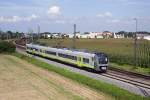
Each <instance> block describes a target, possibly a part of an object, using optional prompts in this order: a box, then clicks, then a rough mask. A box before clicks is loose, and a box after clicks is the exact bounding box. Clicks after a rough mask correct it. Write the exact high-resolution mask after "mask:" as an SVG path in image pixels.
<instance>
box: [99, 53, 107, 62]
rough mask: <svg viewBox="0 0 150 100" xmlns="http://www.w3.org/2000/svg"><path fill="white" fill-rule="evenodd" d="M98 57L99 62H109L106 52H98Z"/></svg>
mask: <svg viewBox="0 0 150 100" xmlns="http://www.w3.org/2000/svg"><path fill="white" fill-rule="evenodd" d="M97 57H98V63H99V64H107V63H108V57H107V55H106V54H104V53H99V54H97Z"/></svg>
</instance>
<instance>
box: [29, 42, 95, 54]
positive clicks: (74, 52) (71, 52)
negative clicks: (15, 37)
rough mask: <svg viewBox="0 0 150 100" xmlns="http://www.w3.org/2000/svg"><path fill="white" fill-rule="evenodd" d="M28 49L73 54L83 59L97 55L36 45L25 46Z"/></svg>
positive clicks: (83, 51)
mask: <svg viewBox="0 0 150 100" xmlns="http://www.w3.org/2000/svg"><path fill="white" fill-rule="evenodd" d="M26 45H27V46H29V47H33V48H37V49H41V48H42V49H44V50H49V51H54V52H58V53H65V54H74V55H79V56H83V57H94V56H95V55H97V53H94V52H87V51H86V50H76V49H68V48H52V47H48V46H40V45H37V44H26Z"/></svg>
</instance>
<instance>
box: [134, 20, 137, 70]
mask: <svg viewBox="0 0 150 100" xmlns="http://www.w3.org/2000/svg"><path fill="white" fill-rule="evenodd" d="M134 20H135V29H136V31H135V34H134V65H135V67H136V66H137V24H138V20H137V18H134Z"/></svg>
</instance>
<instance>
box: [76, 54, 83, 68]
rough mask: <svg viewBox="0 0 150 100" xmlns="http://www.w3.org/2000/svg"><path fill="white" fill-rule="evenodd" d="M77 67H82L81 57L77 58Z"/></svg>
mask: <svg viewBox="0 0 150 100" xmlns="http://www.w3.org/2000/svg"><path fill="white" fill-rule="evenodd" d="M77 65H78V66H80V67H81V66H82V59H81V57H80V56H79V57H77Z"/></svg>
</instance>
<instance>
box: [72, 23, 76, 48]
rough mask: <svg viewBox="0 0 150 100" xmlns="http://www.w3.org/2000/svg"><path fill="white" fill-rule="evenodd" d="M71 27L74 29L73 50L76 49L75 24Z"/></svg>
mask: <svg viewBox="0 0 150 100" xmlns="http://www.w3.org/2000/svg"><path fill="white" fill-rule="evenodd" d="M73 27H74V37H73V49H76V24H74V25H73Z"/></svg>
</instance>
